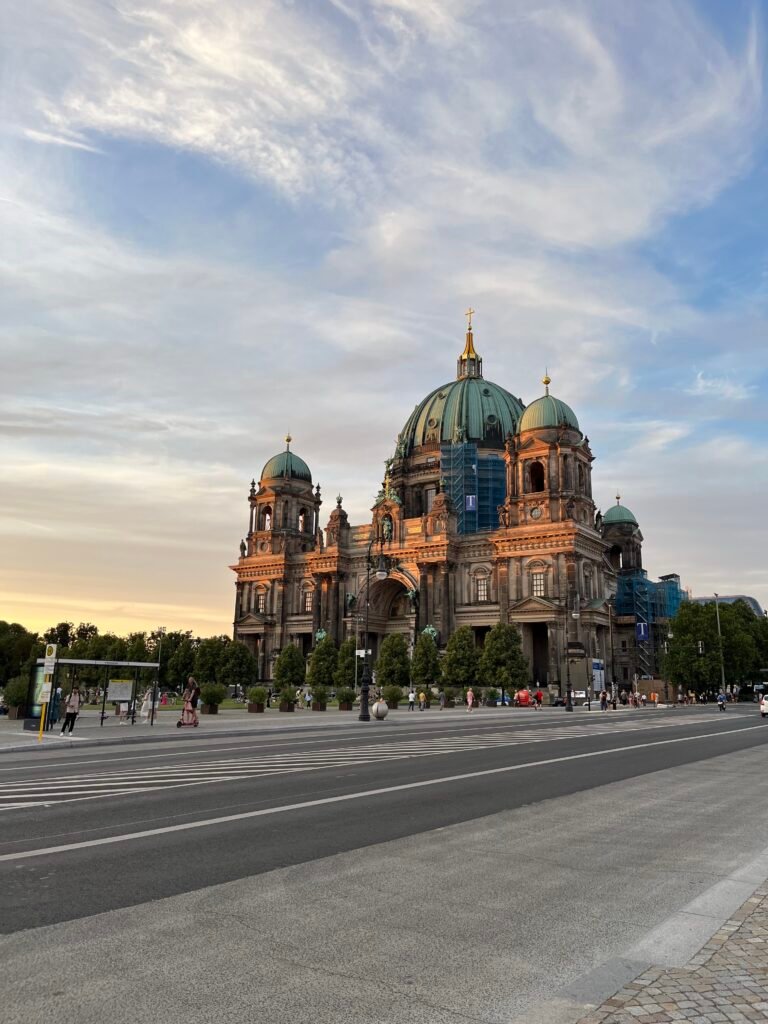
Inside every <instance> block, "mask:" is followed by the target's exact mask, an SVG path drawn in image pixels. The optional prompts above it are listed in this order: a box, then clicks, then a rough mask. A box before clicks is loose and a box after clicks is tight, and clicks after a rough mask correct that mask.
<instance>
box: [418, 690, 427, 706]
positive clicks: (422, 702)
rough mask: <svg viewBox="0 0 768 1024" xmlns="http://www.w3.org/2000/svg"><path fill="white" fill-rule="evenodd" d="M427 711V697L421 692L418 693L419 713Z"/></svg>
mask: <svg viewBox="0 0 768 1024" xmlns="http://www.w3.org/2000/svg"><path fill="white" fill-rule="evenodd" d="M426 709H427V695H426V693H424V691H423V690H422V691H421V692H420V693H419V711H426Z"/></svg>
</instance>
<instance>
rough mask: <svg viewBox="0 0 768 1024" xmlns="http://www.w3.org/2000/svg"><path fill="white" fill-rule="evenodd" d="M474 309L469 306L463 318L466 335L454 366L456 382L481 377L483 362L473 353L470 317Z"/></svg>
mask: <svg viewBox="0 0 768 1024" xmlns="http://www.w3.org/2000/svg"><path fill="white" fill-rule="evenodd" d="M474 312H475V311H474V309H472V307H471V306H470V307H469V309H468V310H467V311H466V313H465V314H464V316H465V317H466V318H467V334H466V340H465V344H464V351H463V352H462V353H461V355H460V356H459V359H458V362H457V364H456V380H461V379H462V378H463V377H482V376H483V361H482V359H481V358H480V356H479V355H478V354H477V352H476V351H475V342H474V339H473V336H472V315H473V313H474Z"/></svg>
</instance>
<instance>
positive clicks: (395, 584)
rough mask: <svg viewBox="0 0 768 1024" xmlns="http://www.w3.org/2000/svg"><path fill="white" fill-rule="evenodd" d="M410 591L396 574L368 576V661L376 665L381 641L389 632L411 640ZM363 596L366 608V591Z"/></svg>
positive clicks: (413, 614)
mask: <svg viewBox="0 0 768 1024" xmlns="http://www.w3.org/2000/svg"><path fill="white" fill-rule="evenodd" d="M409 591H410V592H414V591H413V589H412V588H410V587H408V586H407V584H406V582H404V581H403V580H402V579H400V578H398V577H395V576H388V577H387V578H386V579H385V580H377V579H375V578H371V580H370V592H369V593H370V605H369V607H368V609H367V617H368V637H369V642H368V647H369V649H370V650H371V664H375V662H376V658H377V657H378V654H379V649H380V647H381V642H382V640H383V639H384V637H385V636H387V635H388V634H391V633H400V634H402V635H404V636H407V638H408V642H409V643H410V642H411V639H412V637H413V633H414V629H415V626H416V607H415V603H414V601H413V600H412V599H411V597H410V596H409ZM362 596H363V607H365V593H363V595H362ZM364 629H365V624H364V623H363V630H364Z"/></svg>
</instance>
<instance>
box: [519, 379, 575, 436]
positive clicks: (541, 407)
mask: <svg viewBox="0 0 768 1024" xmlns="http://www.w3.org/2000/svg"><path fill="white" fill-rule="evenodd" d="M542 383H543V384H544V389H545V390H544V394H543V395H542V396H541V398H537V399H536V401H535V402H531V404H530V405H529V406H528V408H527V409H526V410H525V412H524V413H523V418H522V419H521V420H520V433H521V434H522V432H523V431H524V430H544V429H546V428H547V427H571V429H572V430H579V421H578V420H577V419H576V413H575V412H574V411H573V409H572V408H571V407H570V405H566V404H565V402H561V401H560V399H559V398H554V397H553V396H552V395H550V393H549V385H550V379H549V377H544V380H543V382H542ZM579 432H580V431H579Z"/></svg>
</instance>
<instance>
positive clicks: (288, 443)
mask: <svg viewBox="0 0 768 1024" xmlns="http://www.w3.org/2000/svg"><path fill="white" fill-rule="evenodd" d="M292 440H293V438H292V437H291V435H290V433H287V434H286V435H285V450H286V451H287V452H289V451H290V450H291V441H292Z"/></svg>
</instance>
